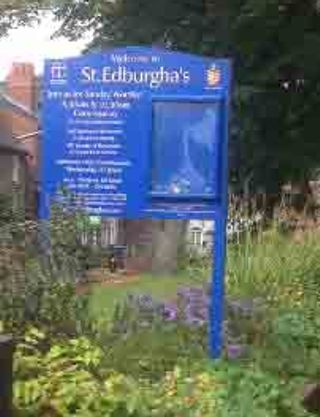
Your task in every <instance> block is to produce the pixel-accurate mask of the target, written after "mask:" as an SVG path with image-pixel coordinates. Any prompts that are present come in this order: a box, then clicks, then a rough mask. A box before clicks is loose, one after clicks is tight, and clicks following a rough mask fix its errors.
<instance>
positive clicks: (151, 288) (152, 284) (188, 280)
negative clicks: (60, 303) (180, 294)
mask: <svg viewBox="0 0 320 417" xmlns="http://www.w3.org/2000/svg"><path fill="white" fill-rule="evenodd" d="M208 280H209V273H208V275H207V276H206V275H205V274H203V273H202V274H199V275H198V274H194V275H190V274H187V273H184V274H183V273H180V274H177V275H174V276H152V275H150V274H145V275H142V276H141V277H140V278H139V279H138V280H136V281H132V282H126V283H123V284H110V285H109V286H107V287H102V286H99V285H97V286H95V287H94V288H93V291H92V295H91V312H92V314H93V315H94V317H98V318H101V316H104V317H105V318H107V317H108V316H110V315H111V314H112V312H113V309H114V307H115V305H116V303H117V302H119V301H121V300H123V299H124V298H126V296H127V295H128V294H150V295H152V296H154V297H155V298H156V299H159V300H168V299H169V300H170V299H173V298H174V297H175V295H176V292H177V290H178V289H179V288H180V287H183V286H194V287H197V286H201V285H203V283H204V282H206V281H208Z"/></svg>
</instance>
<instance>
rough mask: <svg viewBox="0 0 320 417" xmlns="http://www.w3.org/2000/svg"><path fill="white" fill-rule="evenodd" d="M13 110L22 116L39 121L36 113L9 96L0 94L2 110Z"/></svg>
mask: <svg viewBox="0 0 320 417" xmlns="http://www.w3.org/2000/svg"><path fill="white" fill-rule="evenodd" d="M1 108H4V109H8V108H9V109H11V110H13V111H14V112H15V113H19V114H21V115H22V116H26V117H31V118H33V119H36V120H37V119H38V116H37V114H36V113H34V112H33V111H32V110H30V109H28V107H26V106H24V105H23V104H21V103H19V102H18V101H16V100H14V99H13V98H11V97H9V96H8V95H7V94H4V93H0V109H1Z"/></svg>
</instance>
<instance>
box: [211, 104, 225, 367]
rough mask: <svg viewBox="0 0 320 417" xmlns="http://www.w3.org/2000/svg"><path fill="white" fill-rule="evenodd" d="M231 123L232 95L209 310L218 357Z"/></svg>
mask: <svg viewBox="0 0 320 417" xmlns="http://www.w3.org/2000/svg"><path fill="white" fill-rule="evenodd" d="M228 123H229V97H226V98H225V101H224V111H223V120H222V123H221V129H222V132H221V133H222V135H221V136H222V138H223V141H222V152H221V155H222V160H221V171H220V172H221V205H220V207H218V208H217V212H216V216H215V224H214V226H215V227H214V245H213V265H212V268H213V272H212V284H211V303H210V311H209V354H210V357H212V358H214V359H217V358H219V357H220V356H221V354H222V350H223V342H224V341H223V321H224V305H225V294H224V293H225V288H224V287H225V279H224V275H225V264H226V252H227V222H228V202H229V197H228Z"/></svg>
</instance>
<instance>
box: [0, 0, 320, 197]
mask: <svg viewBox="0 0 320 417" xmlns="http://www.w3.org/2000/svg"><path fill="white" fill-rule="evenodd" d="M15 2H16V5H17V6H19V4H18V3H21V4H20V5H22V7H21V8H20V9H19V8H18V12H17V11H16V13H18V14H15V16H16V19H22V21H24V20H23V16H24V14H23V12H24V11H26V14H25V17H26V19H28V18H34V15H35V9H36V8H37V6H39V3H43V1H41V0H36V1H32V0H31V1H26V0H25V1H23V0H20V1H19V0H15ZM8 3H9V2H8ZM11 3H12V1H10V4H11ZM50 3H51V4H50V7H51V10H53V12H54V13H55V15H56V17H57V19H59V20H60V21H61V30H60V33H61V34H63V35H65V36H67V37H69V38H72V39H76V38H79V37H80V36H82V35H83V34H84V33H85V32H86V31H89V30H90V31H92V33H93V41H92V42H91V44H90V45H88V49H97V50H102V49H105V48H107V47H109V46H114V45H127V44H148V45H157V46H162V47H165V48H170V49H180V50H184V51H190V52H194V53H198V54H206V55H215V56H228V57H230V58H232V60H233V63H234V70H235V76H234V79H235V83H234V85H235V94H234V103H233V117H232V119H233V120H232V124H231V146H230V161H231V165H230V166H231V172H232V178H233V179H234V180H235V181H236V183H237V184H238V185H240V188H241V187H242V186H243V184H244V183H248V184H249V183H250V185H251V187H252V188H253V189H257V188H258V187H263V188H264V189H265V190H266V191H268V192H269V193H272V192H277V190H278V189H279V186H280V185H281V184H282V183H283V182H284V181H287V180H298V181H302V180H303V181H305V179H307V178H308V177H309V175H310V173H311V172H312V170H313V169H314V168H316V167H318V166H319V163H320V146H318V122H317V116H318V115H319V113H320V94H319V92H320V78H319V76H318V72H319V70H318V68H320V54H319V50H320V16H319V7H318V6H319V1H318V0H303V1H302V0H179V1H172V0H161V1H157V0H109V1H108V0H51V2H50ZM32 5H33V6H32ZM0 10H1V9H0ZM8 10H9V9H8ZM2 11H3V14H2V18H0V23H1V21H2V22H4V27H5V26H6V24H7V25H8V16H9V17H10V13H11V14H12V9H11V12H10V11H9V12H8V13H6V10H5V8H4V9H2ZM0 27H1V26H0ZM2 27H3V26H2Z"/></svg>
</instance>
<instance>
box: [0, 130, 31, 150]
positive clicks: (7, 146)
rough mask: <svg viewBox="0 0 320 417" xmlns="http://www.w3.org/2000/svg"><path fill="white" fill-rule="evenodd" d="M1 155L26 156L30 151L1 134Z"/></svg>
mask: <svg viewBox="0 0 320 417" xmlns="http://www.w3.org/2000/svg"><path fill="white" fill-rule="evenodd" d="M0 153H8V154H13V155H26V154H27V153H28V151H27V150H26V149H25V148H24V147H23V146H21V145H19V143H17V142H15V141H14V140H13V139H12V138H10V137H9V136H5V135H1V134H0Z"/></svg>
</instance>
